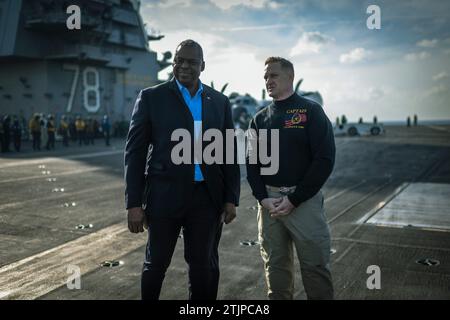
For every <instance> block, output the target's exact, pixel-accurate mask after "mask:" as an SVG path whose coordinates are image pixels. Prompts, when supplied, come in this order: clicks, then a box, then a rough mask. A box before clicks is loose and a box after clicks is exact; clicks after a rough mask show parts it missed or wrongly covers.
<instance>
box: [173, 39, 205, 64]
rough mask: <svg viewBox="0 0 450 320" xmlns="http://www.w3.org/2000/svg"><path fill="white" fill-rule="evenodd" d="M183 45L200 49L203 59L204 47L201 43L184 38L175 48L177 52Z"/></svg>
mask: <svg viewBox="0 0 450 320" xmlns="http://www.w3.org/2000/svg"><path fill="white" fill-rule="evenodd" d="M182 47H191V48H196V49H197V50H198V52H199V53H200V58H201V59H202V61H203V49H202V46H201V45H199V44H198V43H197V42H195V41H194V40H191V39H187V40H184V41H182V42H180V44H179V45H178V46H177V48H176V49H175V54H176V53H177V52H178V51H179V49H180V48H182Z"/></svg>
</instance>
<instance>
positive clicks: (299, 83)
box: [294, 78, 303, 92]
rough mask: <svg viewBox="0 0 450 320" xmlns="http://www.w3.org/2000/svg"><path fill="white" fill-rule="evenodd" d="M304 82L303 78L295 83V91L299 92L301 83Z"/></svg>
mask: <svg viewBox="0 0 450 320" xmlns="http://www.w3.org/2000/svg"><path fill="white" fill-rule="evenodd" d="M302 82H303V78H302V79H300V80H299V81H298V82H297V84H296V85H295V90H294V92H297V91H298V89H300V85H301V84H302Z"/></svg>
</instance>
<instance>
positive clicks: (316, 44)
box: [290, 31, 334, 57]
mask: <svg viewBox="0 0 450 320" xmlns="http://www.w3.org/2000/svg"><path fill="white" fill-rule="evenodd" d="M333 41H334V39H333V38H331V37H328V36H326V35H324V34H322V33H320V32H318V31H315V32H304V33H303V34H302V36H301V37H300V39H299V40H298V42H297V44H296V45H295V46H294V47H293V48H292V49H291V52H290V56H291V57H293V56H297V55H302V54H310V53H319V52H320V50H321V49H322V47H323V46H324V45H326V44H328V43H330V42H333Z"/></svg>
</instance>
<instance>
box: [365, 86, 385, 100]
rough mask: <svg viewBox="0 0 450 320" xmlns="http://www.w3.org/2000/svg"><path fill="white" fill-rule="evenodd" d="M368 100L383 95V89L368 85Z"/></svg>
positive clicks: (376, 98) (379, 97)
mask: <svg viewBox="0 0 450 320" xmlns="http://www.w3.org/2000/svg"><path fill="white" fill-rule="evenodd" d="M368 95H369V100H379V99H381V98H382V97H383V96H384V91H383V90H382V89H381V88H376V87H370V88H369V90H368Z"/></svg>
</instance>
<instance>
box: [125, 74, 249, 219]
mask: <svg viewBox="0 0 450 320" xmlns="http://www.w3.org/2000/svg"><path fill="white" fill-rule="evenodd" d="M203 88H204V89H203V94H202V129H203V132H205V131H206V130H207V129H210V128H215V129H218V130H220V131H221V132H222V134H223V137H224V142H225V136H226V135H225V129H233V122H232V118H231V107H230V102H229V100H228V98H227V97H226V96H225V95H223V94H221V93H219V92H218V91H215V90H214V89H212V88H210V87H208V86H206V85H203ZM178 128H184V129H187V130H188V131H189V132H190V134H191V137H194V121H193V118H192V115H191V112H190V111H189V108H188V106H187V105H186V103H185V102H184V99H183V97H182V95H181V93H180V91H179V89H178V87H177V84H176V82H175V79H174V78H173V79H172V80H171V81H168V82H165V83H162V84H160V85H157V86H154V87H151V88H147V89H144V90H142V91H141V92H140V93H139V95H138V97H137V100H136V103H135V106H134V110H133V114H132V117H131V123H130V128H129V132H128V137H127V142H126V146H125V183H126V189H125V201H126V208H127V209H128V208H132V207H141V206H142V205H144V207H146V211H147V213H149V214H150V215H152V216H166V217H170V216H177V215H179V214H180V212H181V211H182V209H183V207H184V206H185V205H186V203H187V202H188V200H189V199H190V197H191V196H192V188H193V187H194V185H193V180H194V164H193V161H191V162H190V163H191V164H179V165H175V164H174V163H173V162H172V160H171V152H172V148H173V147H174V146H175V145H177V144H178V143H179V142H178V141H171V135H172V132H173V131H174V130H176V129H178ZM234 143H236V141H235V142H234ZM149 145H150V146H151V147H150V150H149ZM192 145H193V144H192ZM206 145H207V144H206V143H203V148H204V147H205V146H206ZM224 148H225V143H224ZM234 151H235V152H234V153H235V155H234V158H235V160H236V152H237V149H236V148H234ZM191 154H192V156H193V154H194V150H193V147H192V149H191ZM225 159H226V152H225V150H224V162H225ZM202 162H203V161H202ZM200 167H201V170H202V173H203V177H204V179H205V181H206V185H207V187H208V190H209V192H210V195H211V197H212V199H213V201H214V204H215V208H216V209H217V212H219V213H220V212H222V210H223V206H224V204H225V202H231V203H234V204H236V205H238V204H239V193H240V172H239V165H238V164H237V162H236V161H235V162H234V164H215V163H214V164H208V165H207V164H204V163H202V164H200Z"/></svg>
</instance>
